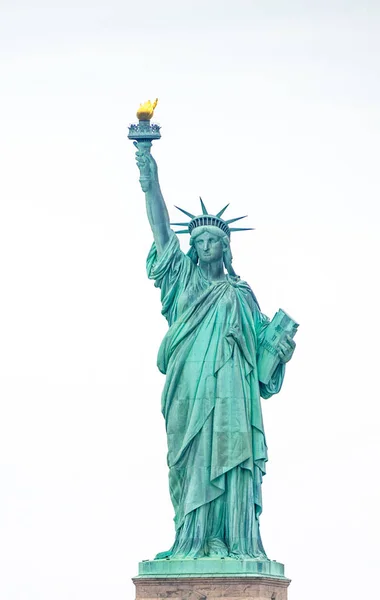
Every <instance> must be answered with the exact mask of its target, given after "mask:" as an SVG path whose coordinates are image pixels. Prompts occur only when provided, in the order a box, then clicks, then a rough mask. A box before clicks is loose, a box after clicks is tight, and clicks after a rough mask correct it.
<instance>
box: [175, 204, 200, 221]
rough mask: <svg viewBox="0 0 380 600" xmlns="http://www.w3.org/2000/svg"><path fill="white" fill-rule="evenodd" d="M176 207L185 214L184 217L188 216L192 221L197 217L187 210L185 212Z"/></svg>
mask: <svg viewBox="0 0 380 600" xmlns="http://www.w3.org/2000/svg"><path fill="white" fill-rule="evenodd" d="M174 206H175V205H174ZM175 207H176V208H178V210H180V211H181V212H183V214H184V215H187V216H188V217H190V219H194V217H195V215H192V214H191V213H189V212H187V210H184V209H183V208H180V207H179V206H175Z"/></svg>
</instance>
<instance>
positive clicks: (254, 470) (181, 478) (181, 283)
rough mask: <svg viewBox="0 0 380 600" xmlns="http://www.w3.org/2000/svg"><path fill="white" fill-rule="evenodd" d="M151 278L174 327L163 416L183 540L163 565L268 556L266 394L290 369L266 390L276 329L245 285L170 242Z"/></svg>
mask: <svg viewBox="0 0 380 600" xmlns="http://www.w3.org/2000/svg"><path fill="white" fill-rule="evenodd" d="M147 272H148V277H149V278H150V279H154V280H155V285H156V286H157V287H160V288H161V302H162V314H163V315H164V316H165V317H166V319H167V321H168V323H169V330H168V332H167V334H166V335H165V337H164V339H163V341H162V344H161V346H160V349H159V353H158V361H157V364H158V368H159V370H160V371H161V372H162V373H164V374H166V382H165V386H164V390H163V394H162V413H163V415H164V418H165V422H166V431H167V441H168V466H169V487H170V495H171V499H172V503H173V506H174V510H175V519H174V521H175V527H176V540H175V543H174V546H173V547H172V549H171V550H170V551H169V552H168V553H162V555H160V557H163V556H172V557H190V556H193V557H196V556H203V555H205V554H206V555H207V554H210V552H208V548H209V547H212V544H213V542H216V544H219V545H221V546H222V547H223V548H224V550H225V552H226V553H227V554H228V555H230V556H244V557H258V556H261V557H263V556H265V552H264V548H263V546H262V543H261V539H260V533H259V516H260V513H261V510H262V500H261V483H262V477H263V475H264V474H265V463H266V461H267V446H266V442H265V434H264V427H263V420H262V412H261V403H260V395H261V396H262V397H264V398H269V397H270V396H271V395H273V394H275V393H277V392H278V391H279V390H280V388H281V385H282V381H283V377H284V366H283V365H279V367H278V368H277V369H276V371H275V373H274V375H273V377H272V380H271V381H270V382H269V383H268V384H267V385H263V384H261V383H259V381H258V377H257V363H256V357H257V351H258V347H259V344H260V340H261V339H262V337H263V332H264V330H265V327H266V326H267V324H268V322H269V321H268V318H267V317H265V316H264V315H263V314H262V313H261V312H260V309H259V306H258V303H257V301H256V298H255V296H254V294H253V292H252V290H251V288H250V287H249V286H248V284H247V283H245V282H244V281H241V280H240V279H238V278H233V277H230V276H226V279H223V280H222V281H218V282H209V281H208V280H207V279H206V278H205V276H204V275H203V273H202V270H201V269H200V268H199V267H198V266H197V265H195V264H194V263H193V261H192V260H191V259H190V258H189V257H188V256H186V255H185V254H183V253H182V251H181V250H180V247H179V243H178V239H177V237H176V236H175V235H174V234H172V236H171V238H170V241H169V242H168V244H167V245H166V247H165V249H164V251H163V253H162V254H161V255H160V256H158V255H157V250H156V246H155V244H153V246H152V248H151V251H150V253H149V256H148V259H147Z"/></svg>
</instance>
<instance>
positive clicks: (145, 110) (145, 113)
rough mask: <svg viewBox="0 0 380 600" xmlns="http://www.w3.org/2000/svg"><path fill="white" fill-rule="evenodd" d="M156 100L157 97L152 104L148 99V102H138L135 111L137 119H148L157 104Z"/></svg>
mask: <svg viewBox="0 0 380 600" xmlns="http://www.w3.org/2000/svg"><path fill="white" fill-rule="evenodd" d="M157 102H158V98H156V99H155V101H154V102H153V104H152V102H151V101H150V100H148V102H144V104H140V107H139V109H138V110H137V113H136V116H137V118H138V120H139V121H150V119H151V118H152V117H153V112H154V109H155V108H156V106H157Z"/></svg>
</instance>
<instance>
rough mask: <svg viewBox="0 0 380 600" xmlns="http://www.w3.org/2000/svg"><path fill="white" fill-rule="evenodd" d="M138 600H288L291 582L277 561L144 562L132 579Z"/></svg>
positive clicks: (204, 560)
mask: <svg viewBox="0 0 380 600" xmlns="http://www.w3.org/2000/svg"><path fill="white" fill-rule="evenodd" d="M133 583H134V584H135V586H136V600H163V599H165V598H167V599H169V598H170V599H171V600H218V599H221V600H287V599H288V586H289V584H290V580H289V579H287V578H286V577H284V566H283V565H282V564H281V563H277V562H275V561H269V560H268V561H257V560H241V561H239V560H233V559H230V560H229V559H224V560H223V559H199V560H170V561H161V560H157V561H144V562H142V563H140V565H139V575H138V576H137V577H135V578H134V579H133Z"/></svg>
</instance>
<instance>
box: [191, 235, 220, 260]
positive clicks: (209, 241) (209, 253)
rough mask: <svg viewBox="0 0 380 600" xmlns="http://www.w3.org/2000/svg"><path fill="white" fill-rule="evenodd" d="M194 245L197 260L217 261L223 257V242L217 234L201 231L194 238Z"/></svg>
mask: <svg viewBox="0 0 380 600" xmlns="http://www.w3.org/2000/svg"><path fill="white" fill-rule="evenodd" d="M194 245H195V248H196V251H197V254H198V257H199V260H200V261H201V262H203V263H212V262H217V261H220V260H222V258H223V242H222V238H221V237H220V236H218V235H213V234H212V233H208V232H205V233H201V234H200V235H198V236H197V237H196V239H195V240H194Z"/></svg>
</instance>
